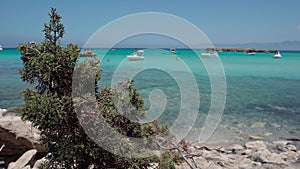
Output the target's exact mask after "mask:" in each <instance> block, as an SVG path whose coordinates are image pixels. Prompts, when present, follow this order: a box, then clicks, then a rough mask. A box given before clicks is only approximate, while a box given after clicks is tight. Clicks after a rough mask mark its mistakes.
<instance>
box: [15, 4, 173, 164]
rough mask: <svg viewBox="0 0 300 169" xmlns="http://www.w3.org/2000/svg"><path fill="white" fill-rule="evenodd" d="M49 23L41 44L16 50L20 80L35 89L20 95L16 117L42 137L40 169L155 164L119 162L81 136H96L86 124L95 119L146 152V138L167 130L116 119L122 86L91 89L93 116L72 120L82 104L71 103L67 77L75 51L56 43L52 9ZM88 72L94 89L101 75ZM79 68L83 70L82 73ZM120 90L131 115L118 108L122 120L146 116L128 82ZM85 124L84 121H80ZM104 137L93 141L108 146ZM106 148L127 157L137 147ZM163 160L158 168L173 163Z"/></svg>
mask: <svg viewBox="0 0 300 169" xmlns="http://www.w3.org/2000/svg"><path fill="white" fill-rule="evenodd" d="M49 17H50V21H49V23H46V24H45V25H44V30H43V32H44V35H45V41H44V42H42V43H40V44H33V43H27V44H21V45H19V46H18V50H19V51H20V52H21V59H22V61H23V65H24V67H23V68H22V69H20V75H21V78H22V80H23V81H25V82H28V83H30V84H32V85H33V86H35V88H34V89H25V90H24V91H23V97H24V99H25V104H24V106H23V109H22V114H21V115H22V119H23V120H29V121H31V122H32V123H33V125H34V126H35V127H37V128H38V129H39V130H40V131H41V137H42V143H43V144H44V145H45V147H46V148H47V150H48V152H49V154H48V155H47V157H46V158H47V159H48V163H47V164H45V165H44V166H43V167H42V168H67V169H70V168H79V169H84V168H88V166H90V165H94V167H95V168H147V167H148V166H149V163H153V162H159V159H158V157H156V156H153V157H149V158H143V159H135V158H129V157H121V156H118V155H116V154H114V153H111V152H109V151H106V150H105V149H103V148H101V147H99V146H98V145H97V144H96V143H95V140H92V139H91V138H90V137H89V136H88V135H87V134H86V132H85V130H84V129H83V127H82V125H81V124H85V125H92V126H94V127H95V128H91V130H94V129H96V130H95V132H98V131H101V129H102V126H103V124H101V123H98V122H97V120H96V119H93V118H91V117H96V116H99V115H100V114H101V115H102V116H103V117H104V118H105V121H106V122H107V123H108V124H110V126H111V127H113V128H115V129H116V130H117V131H118V132H119V133H121V134H123V135H127V136H131V137H139V138H145V142H147V144H148V145H150V146H155V144H154V143H152V142H151V141H150V142H149V140H147V139H146V138H151V137H153V136H154V135H156V134H159V133H161V132H163V131H165V130H167V127H165V126H164V127H163V128H162V127H159V126H158V125H157V121H155V122H153V123H148V124H140V123H137V122H134V121H131V120H129V119H128V118H125V116H122V115H120V114H119V113H118V109H117V108H116V105H115V103H114V102H112V99H113V98H112V97H115V96H118V97H119V99H122V97H123V95H122V94H121V93H122V92H123V89H121V88H120V87H124V86H120V85H119V86H116V87H114V88H108V87H106V88H103V89H102V90H101V91H100V92H99V91H98V88H97V87H95V89H92V92H91V91H90V93H94V97H95V98H96V99H97V105H96V107H97V111H95V113H94V114H93V113H92V111H86V113H84V114H82V115H80V114H79V118H77V115H78V114H76V112H75V110H74V106H73V105H74V104H78V105H79V107H80V104H82V102H81V101H82V100H80V98H78V99H79V100H77V101H74V99H72V85H74V84H72V75H73V72H74V68H75V66H76V62H77V59H78V58H79V52H80V50H79V48H78V46H77V45H75V44H69V45H67V46H66V47H62V46H61V44H60V40H61V38H62V37H63V35H64V32H65V31H64V26H63V24H62V23H61V16H60V15H58V14H57V12H56V9H54V8H52V9H51V12H50V13H49ZM86 63H87V65H88V64H89V63H90V64H95V62H88V61H87V62H86ZM96 63H97V62H96ZM93 66H94V68H95V69H96V70H95V71H96V72H97V75H96V76H95V77H94V79H95V80H94V83H95V84H97V82H98V81H99V80H100V72H101V69H100V68H98V66H97V65H96V67H95V65H93ZM79 68H81V69H82V70H85V67H79ZM121 85H125V86H126V92H127V95H126V97H127V98H128V99H129V100H130V103H131V104H132V105H133V106H134V109H132V107H130V106H128V105H126V104H125V105H123V106H124V107H123V110H125V112H124V114H125V115H126V117H136V116H137V115H139V116H143V115H145V113H146V112H145V108H144V102H143V99H142V98H141V97H140V95H139V93H138V91H137V90H136V89H135V88H134V85H133V82H132V81H130V80H127V81H125V82H124V83H121ZM77 87H79V88H80V87H82V86H77ZM91 97H92V96H91ZM123 99H124V98H123ZM84 118H88V119H89V120H84ZM80 120H83V121H80ZM102 134H103V132H102ZM105 134H107V135H102V136H103V137H100V138H98V139H99V140H96V141H107V140H106V139H104V138H107V137H108V136H110V133H105ZM102 139H103V140H102ZM108 143H109V144H111V145H112V146H115V147H116V149H117V150H116V151H125V150H126V151H127V150H128V149H131V148H132V147H139V145H132V143H131V142H130V140H127V139H114V138H113V137H112V138H111V139H110V140H109V142H108ZM120 143H122V144H120ZM120 145H122V146H120ZM122 148H123V149H122ZM143 151H144V149H140V152H143ZM143 153H144V152H143ZM163 159H164V160H162V162H163V165H167V166H171V163H172V162H171V161H170V160H169V156H165V157H163ZM165 161H166V162H167V163H166V164H165Z"/></svg>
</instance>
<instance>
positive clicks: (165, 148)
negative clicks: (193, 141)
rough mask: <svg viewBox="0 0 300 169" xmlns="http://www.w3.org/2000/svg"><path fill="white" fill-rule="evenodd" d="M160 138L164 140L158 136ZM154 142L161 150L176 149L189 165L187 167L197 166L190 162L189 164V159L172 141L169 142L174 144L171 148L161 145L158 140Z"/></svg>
mask: <svg viewBox="0 0 300 169" xmlns="http://www.w3.org/2000/svg"><path fill="white" fill-rule="evenodd" d="M160 139H162V140H165V139H164V138H160ZM162 142H164V141H162ZM156 144H157V145H158V146H159V147H160V148H161V149H163V150H177V151H178V152H179V153H180V155H181V157H182V158H183V159H184V161H185V162H186V163H187V164H188V165H189V167H190V168H191V169H196V168H197V166H196V167H194V166H193V165H192V164H190V162H189V160H188V159H187V158H186V157H185V155H184V154H183V153H182V151H181V150H180V149H179V147H178V146H177V145H176V144H175V143H174V142H171V144H173V145H174V147H172V148H168V147H165V146H163V145H161V143H160V142H159V141H158V140H157V141H156Z"/></svg>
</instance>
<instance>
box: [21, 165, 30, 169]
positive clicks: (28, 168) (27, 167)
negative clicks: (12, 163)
mask: <svg viewBox="0 0 300 169" xmlns="http://www.w3.org/2000/svg"><path fill="white" fill-rule="evenodd" d="M22 169H31V167H30V165H26V166H25V167H23V168H22Z"/></svg>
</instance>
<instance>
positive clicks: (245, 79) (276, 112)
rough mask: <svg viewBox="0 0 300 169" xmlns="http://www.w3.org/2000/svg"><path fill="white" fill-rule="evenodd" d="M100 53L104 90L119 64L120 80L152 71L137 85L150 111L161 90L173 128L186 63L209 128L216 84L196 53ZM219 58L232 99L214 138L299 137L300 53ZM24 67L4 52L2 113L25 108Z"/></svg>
mask: <svg viewBox="0 0 300 169" xmlns="http://www.w3.org/2000/svg"><path fill="white" fill-rule="evenodd" d="M95 52H96V53H97V54H98V57H99V58H100V59H102V62H101V67H102V68H103V72H102V74H101V77H102V79H101V82H100V83H99V85H100V86H103V85H110V84H111V80H112V76H113V75H114V72H116V70H117V67H118V66H119V65H122V66H123V68H125V69H124V70H125V71H124V70H122V71H120V72H119V73H118V74H115V75H116V77H121V76H124V75H126V71H135V70H136V69H142V68H147V69H145V70H142V71H140V72H139V73H137V75H136V76H135V78H134V80H135V85H136V87H137V88H138V89H139V91H140V92H141V95H142V96H143V97H144V99H145V103H146V107H147V108H149V107H150V103H149V101H148V97H149V93H150V92H151V91H153V90H154V89H160V90H162V91H163V92H164V93H165V96H166V98H167V104H166V109H165V110H164V111H163V113H162V115H161V116H160V117H159V120H160V122H162V123H168V124H169V125H172V122H174V120H175V119H176V118H177V115H178V112H179V111H180V101H181V99H182V98H181V95H180V92H179V91H180V86H178V84H177V82H176V78H174V77H172V76H171V74H172V73H175V74H176V75H177V77H179V78H182V79H184V78H185V77H186V75H187V74H188V73H189V72H188V71H187V69H185V68H184V66H182V65H183V63H185V65H186V66H187V67H188V68H189V69H190V70H191V71H192V74H193V75H194V76H195V78H196V81H197V84H196V85H198V88H199V91H200V92H199V93H200V97H201V103H200V109H199V114H198V118H197V120H196V123H195V126H197V127H199V128H200V127H201V126H202V125H203V122H204V121H205V117H206V114H207V112H208V110H209V106H210V100H211V97H210V92H211V88H210V87H211V85H210V81H209V77H208V73H207V72H206V69H205V67H204V66H203V64H202V61H201V60H199V58H198V57H197V56H196V55H195V53H194V52H193V51H191V50H177V54H176V55H172V54H170V52H169V51H166V50H145V60H144V61H139V62H129V61H127V60H126V56H127V55H128V54H130V53H131V52H132V50H131V49H116V50H113V51H109V52H108V53H106V55H104V53H105V51H104V50H100V49H99V50H95ZM198 52H199V51H198ZM219 55H220V57H219V58H220V59H221V61H222V63H223V66H224V71H225V74H226V82H227V98H226V107H225V110H224V114H223V116H222V119H221V122H220V125H219V127H218V129H217V131H216V134H215V136H214V138H216V140H217V139H220V140H221V139H225V140H227V141H235V142H236V141H244V140H245V139H247V138H248V137H249V135H255V136H260V137H264V138H265V139H266V140H274V139H281V138H299V136H300V66H299V65H300V53H298V52H282V56H283V58H282V59H273V58H272V57H273V54H269V53H257V54H256V55H255V56H247V55H244V53H231V52H221V53H219ZM176 56H178V57H179V59H178V60H177V59H176ZM206 59H210V58H206ZM21 67H22V62H21V60H20V54H19V52H18V51H17V50H15V49H4V50H3V51H0V72H1V74H0V108H7V107H12V106H19V105H21V104H22V103H23V100H22V98H21V97H20V91H21V90H22V89H23V88H25V87H26V84H24V83H23V82H22V81H21V80H20V76H19V74H18V69H19V68H21ZM191 85H194V84H191ZM27 86H28V85H27ZM187 101H188V100H187ZM187 118H188V117H187ZM223 141H224V140H223Z"/></svg>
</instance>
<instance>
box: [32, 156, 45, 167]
mask: <svg viewBox="0 0 300 169" xmlns="http://www.w3.org/2000/svg"><path fill="white" fill-rule="evenodd" d="M45 161H47V159H46V158H45V157H43V158H42V159H39V160H37V161H36V162H35V164H34V166H33V168H32V169H39V167H40V166H41V165H42V164H43V163H44V162H45Z"/></svg>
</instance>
